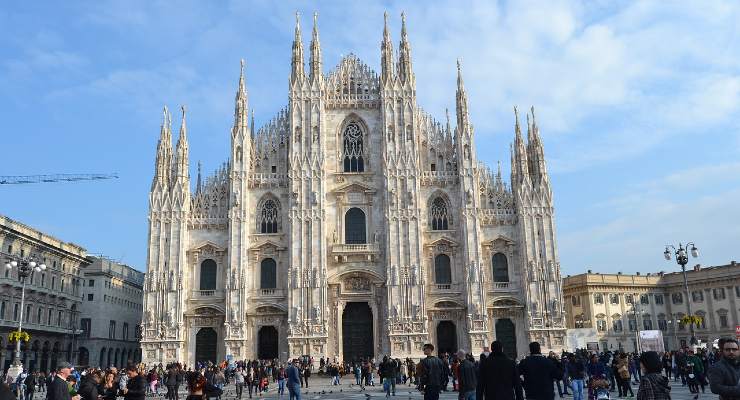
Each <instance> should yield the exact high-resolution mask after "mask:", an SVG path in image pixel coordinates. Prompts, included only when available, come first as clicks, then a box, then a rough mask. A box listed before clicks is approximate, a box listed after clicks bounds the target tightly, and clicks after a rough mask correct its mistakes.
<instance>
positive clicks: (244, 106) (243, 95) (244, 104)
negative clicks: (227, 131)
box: [232, 59, 249, 135]
mask: <svg viewBox="0 0 740 400" xmlns="http://www.w3.org/2000/svg"><path fill="white" fill-rule="evenodd" d="M248 105H249V102H248V97H247V85H246V83H245V79H244V59H242V60H241V67H240V70H239V88H238V89H237V91H236V100H235V104H234V129H233V132H232V134H233V135H236V134H237V132H239V131H240V130H241V132H242V133H246V131H247V120H248V118H249V107H248Z"/></svg>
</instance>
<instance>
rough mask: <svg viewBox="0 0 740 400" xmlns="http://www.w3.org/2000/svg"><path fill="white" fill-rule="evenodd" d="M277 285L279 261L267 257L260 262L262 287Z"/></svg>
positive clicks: (271, 287)
mask: <svg viewBox="0 0 740 400" xmlns="http://www.w3.org/2000/svg"><path fill="white" fill-rule="evenodd" d="M276 287H277V263H276V262H275V260H274V259H272V258H265V259H264V260H262V263H260V289H275V288H276Z"/></svg>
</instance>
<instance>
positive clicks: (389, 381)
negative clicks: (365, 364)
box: [378, 356, 396, 397]
mask: <svg viewBox="0 0 740 400" xmlns="http://www.w3.org/2000/svg"><path fill="white" fill-rule="evenodd" d="M378 375H380V379H381V381H382V382H383V390H385V397H390V395H391V388H393V395H394V396H395V395H396V382H395V381H396V379H395V376H394V375H395V374H394V372H393V362H392V361H389V360H388V356H383V361H382V362H381V363H380V366H379V367H378Z"/></svg>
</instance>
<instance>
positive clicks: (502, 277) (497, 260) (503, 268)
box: [492, 253, 509, 282]
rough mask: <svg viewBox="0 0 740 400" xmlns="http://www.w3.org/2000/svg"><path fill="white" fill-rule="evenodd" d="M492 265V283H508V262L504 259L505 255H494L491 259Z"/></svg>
mask: <svg viewBox="0 0 740 400" xmlns="http://www.w3.org/2000/svg"><path fill="white" fill-rule="evenodd" d="M492 264H493V281H494V282H508V281H509V261H508V260H507V259H506V255H505V254H503V253H496V254H494V255H493V257H492Z"/></svg>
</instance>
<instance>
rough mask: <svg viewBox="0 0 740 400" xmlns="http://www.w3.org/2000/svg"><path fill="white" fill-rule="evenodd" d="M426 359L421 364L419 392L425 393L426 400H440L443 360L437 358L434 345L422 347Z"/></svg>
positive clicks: (427, 344)
mask: <svg viewBox="0 0 740 400" xmlns="http://www.w3.org/2000/svg"><path fill="white" fill-rule="evenodd" d="M422 349H423V351H424V355H425V356H426V358H422V359H421V361H420V362H419V390H420V391H422V392H423V393H424V400H438V399H439V391H440V390H441V389H442V374H443V370H444V365H442V360H440V359H439V358H437V357H435V356H434V355H433V354H432V353H433V352H434V345H433V344H431V343H426V344H424V346H423V347H422Z"/></svg>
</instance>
